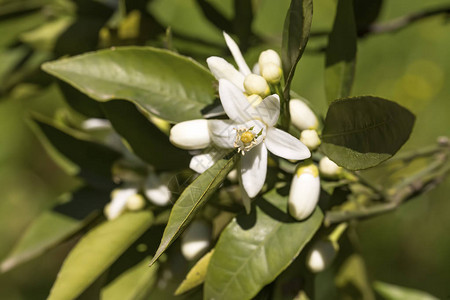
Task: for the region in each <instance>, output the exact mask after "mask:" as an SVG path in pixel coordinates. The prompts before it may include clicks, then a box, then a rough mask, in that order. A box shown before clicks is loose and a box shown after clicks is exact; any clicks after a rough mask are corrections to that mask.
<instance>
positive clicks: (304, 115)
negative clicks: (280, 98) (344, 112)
mask: <svg viewBox="0 0 450 300" xmlns="http://www.w3.org/2000/svg"><path fill="white" fill-rule="evenodd" d="M289 110H290V113H291V121H292V124H294V126H295V127H297V128H298V129H300V130H306V129H317V128H318V127H319V121H318V120H317V117H316V114H315V113H314V112H313V111H312V110H311V108H309V106H308V105H307V104H306V103H305V102H303V101H302V100H300V99H291V100H290V101H289Z"/></svg>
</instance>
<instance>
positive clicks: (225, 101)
mask: <svg viewBox="0 0 450 300" xmlns="http://www.w3.org/2000/svg"><path fill="white" fill-rule="evenodd" d="M219 96H220V101H221V102H222V106H223V109H224V110H225V112H226V114H227V115H228V117H229V118H230V119H232V120H233V121H235V122H237V123H244V122H245V121H248V120H252V119H253V116H255V115H258V112H257V111H256V110H255V109H254V108H253V106H252V105H251V104H250V102H248V100H247V98H246V97H245V95H244V93H242V91H241V90H240V89H238V88H237V87H236V86H235V85H234V84H232V83H231V82H230V81H228V80H226V79H220V80H219Z"/></svg>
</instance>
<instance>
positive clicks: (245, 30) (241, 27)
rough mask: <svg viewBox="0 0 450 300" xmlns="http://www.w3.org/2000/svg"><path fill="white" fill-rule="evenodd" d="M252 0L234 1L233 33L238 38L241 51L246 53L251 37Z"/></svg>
mask: <svg viewBox="0 0 450 300" xmlns="http://www.w3.org/2000/svg"><path fill="white" fill-rule="evenodd" d="M252 23H253V6H252V0H234V18H233V31H232V32H233V33H235V34H236V35H237V37H238V38H239V46H240V48H241V50H242V51H244V52H245V51H247V49H248V47H249V45H250V40H251V36H252Z"/></svg>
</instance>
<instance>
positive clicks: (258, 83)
mask: <svg viewBox="0 0 450 300" xmlns="http://www.w3.org/2000/svg"><path fill="white" fill-rule="evenodd" d="M244 88H245V92H246V93H247V94H249V95H252V94H257V95H260V96H261V97H263V98H264V97H266V96H267V95H269V94H270V88H269V85H268V84H267V81H266V80H265V79H264V78H263V77H262V76H259V75H256V74H249V75H247V77H245V80H244Z"/></svg>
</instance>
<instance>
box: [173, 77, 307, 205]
mask: <svg viewBox="0 0 450 300" xmlns="http://www.w3.org/2000/svg"><path fill="white" fill-rule="evenodd" d="M219 95H220V100H221V102H222V106H223V108H224V110H225V112H226V114H227V115H228V117H229V118H230V120H208V127H209V131H210V134H211V140H212V142H213V143H214V144H215V145H216V146H218V147H220V148H224V149H232V148H237V149H238V152H240V153H241V154H242V159H241V166H240V179H241V182H242V186H243V188H244V190H245V192H246V194H247V195H248V196H249V197H250V198H253V197H255V196H256V195H257V194H258V193H259V191H260V190H261V189H262V187H263V185H264V181H265V179H266V171H267V150H269V151H270V152H272V153H273V154H275V155H277V156H280V157H283V158H285V159H293V160H301V159H306V158H308V157H310V156H311V153H310V151H309V150H308V148H307V147H306V146H305V145H303V143H301V142H300V141H299V140H298V139H296V138H295V137H293V136H291V135H290V134H288V133H286V132H284V131H282V130H280V129H277V128H275V127H274V125H275V124H276V122H277V120H278V116H279V114H280V101H279V98H278V96H277V95H271V96H268V97H266V98H265V99H264V100H263V101H262V102H261V103H260V104H258V105H256V106H255V107H253V106H252V105H251V104H250V102H249V101H248V100H247V98H246V97H245V96H244V94H243V93H242V92H241V90H239V89H238V88H237V87H236V86H235V85H234V84H232V83H231V82H230V81H228V80H226V79H221V80H219ZM183 123H185V122H182V123H179V124H177V125H178V126H180V127H183V126H184V125H183ZM195 134H196V133H195V132H192V133H191V134H190V135H192V136H193V137H192V138H193V139H197V137H195ZM216 151H217V150H216ZM217 157H218V156H217V155H215V154H214V153H213V152H210V151H208V152H207V153H204V154H200V155H198V156H194V158H193V159H192V161H191V164H190V167H191V168H192V169H194V170H196V171H200V172H203V171H205V170H206V169H207V168H209V167H210V166H212V165H213V164H214V162H215V160H216V159H217Z"/></svg>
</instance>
